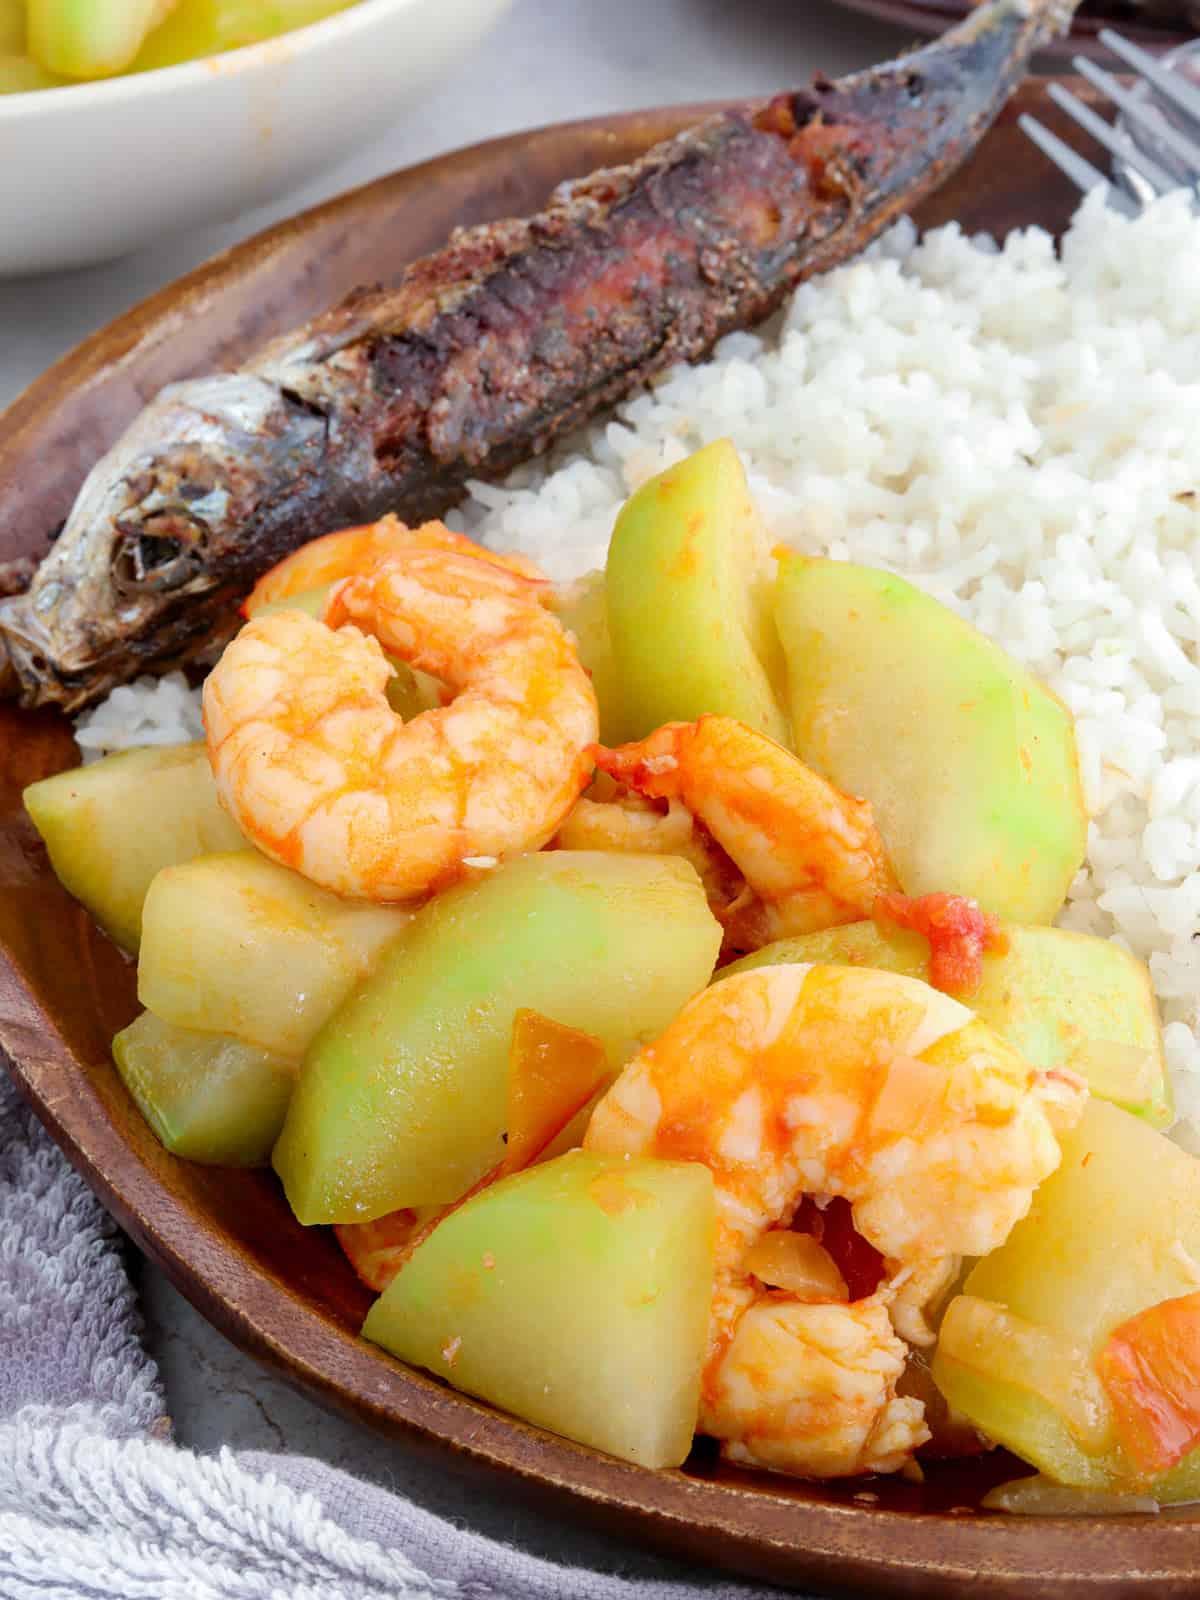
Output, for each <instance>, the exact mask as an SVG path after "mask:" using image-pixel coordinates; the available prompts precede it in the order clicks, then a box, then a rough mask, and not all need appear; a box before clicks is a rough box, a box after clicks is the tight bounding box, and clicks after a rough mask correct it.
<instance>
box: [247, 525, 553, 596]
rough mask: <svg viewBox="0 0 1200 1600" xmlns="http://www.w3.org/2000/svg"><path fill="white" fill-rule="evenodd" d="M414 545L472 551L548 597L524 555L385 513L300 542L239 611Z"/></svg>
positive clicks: (322, 584)
mask: <svg viewBox="0 0 1200 1600" xmlns="http://www.w3.org/2000/svg"><path fill="white" fill-rule="evenodd" d="M416 549H420V550H448V551H451V552H452V553H453V554H455V555H465V556H475V557H477V558H478V559H479V560H481V561H488V562H490V563H491V564H492V565H493V566H497V567H502V568H504V569H505V570H506V571H508V572H514V573H516V574H517V575H518V576H520V577H524V578H529V579H530V580H532V581H533V582H535V583H541V584H544V585H545V586H546V587H545V593H546V597H547V598H549V596H550V593H551V590H550V586H549V582H548V580H547V578H546V576H545V574H544V573H543V572H542V571H541V569H540V568H539V567H538V566H536V565H535V564H534V562H532V561H529V560H527V559H526V558H525V557H524V556H517V555H512V556H503V555H497V554H496V553H495V552H494V551H491V550H487V549H485V548H484V546H483V545H481V544H476V542H475V541H474V539H468V538H467V536H466V534H463V533H453V532H451V530H450V529H449V528H447V527H446V525H445V523H442V522H424V523H422V524H421V526H420V527H418V528H409V527H407V526H406V525H405V524H404V523H403V522H401V521H400V520H399V518H398V517H394V516H387V517H383V518H381V519H380V521H378V522H369V523H367V524H365V525H364V526H363V527H361V528H342V529H340V530H339V531H338V532H337V533H327V534H325V535H324V537H323V538H320V539H311V540H310V541H309V542H308V544H302V545H301V546H300V548H299V549H298V550H294V551H293V552H292V554H291V555H290V556H286V557H285V558H284V559H283V560H282V561H280V562H279V563H278V564H277V565H275V566H273V567H272V568H271V570H270V572H267V573H264V574H263V576H262V577H261V578H260V579H259V580H258V582H257V583H256V584H255V585H254V588H253V589H252V590H251V593H250V597H249V599H248V600H247V601H246V603H245V605H244V606H243V607H242V610H243V612H244V614H245V615H246V616H248V617H253V616H255V615H256V614H257V613H258V612H259V611H261V610H262V608H263V607H264V606H266V605H273V604H275V603H277V602H278V601H280V600H286V599H289V598H290V597H291V596H292V595H296V594H305V593H308V592H310V591H312V590H314V589H325V588H328V587H329V585H330V584H333V583H338V582H339V581H340V580H341V579H343V578H352V577H355V576H357V575H359V574H361V573H365V572H369V571H370V569H371V568H372V567H373V566H375V564H376V563H377V562H378V561H381V560H385V559H386V558H387V557H389V556H394V555H403V554H404V553H405V552H406V551H410V550H416Z"/></svg>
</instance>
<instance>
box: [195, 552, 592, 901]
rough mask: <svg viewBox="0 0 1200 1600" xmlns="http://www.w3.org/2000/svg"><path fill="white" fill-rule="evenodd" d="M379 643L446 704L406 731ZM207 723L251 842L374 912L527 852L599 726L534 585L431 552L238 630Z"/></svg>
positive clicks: (582, 676) (581, 778)
mask: <svg viewBox="0 0 1200 1600" xmlns="http://www.w3.org/2000/svg"><path fill="white" fill-rule="evenodd" d="M348 622H349V623H357V624H360V625H361V627H362V628H363V629H365V630H366V631H365V632H363V631H360V628H359V627H358V626H348V625H346V624H347V623H348ZM384 648H386V649H387V650H388V651H389V652H390V653H391V654H392V655H394V656H397V657H399V658H400V659H401V660H403V661H406V662H407V663H408V664H409V665H411V666H414V667H417V668H419V669H420V670H421V671H423V672H428V673H430V674H431V675H432V676H433V677H436V678H438V679H440V680H441V681H442V682H443V683H445V684H447V685H449V687H450V688H451V689H452V690H454V691H455V693H456V698H455V699H454V700H452V701H451V703H450V704H449V705H447V706H444V707H441V708H439V709H437V710H432V711H426V712H423V713H422V714H421V715H419V716H417V717H414V718H413V719H412V720H411V721H410V722H407V723H406V722H402V721H401V720H400V718H398V717H397V716H396V715H395V714H394V712H393V711H392V710H391V708H390V707H389V705H388V702H387V699H386V696H385V688H386V685H387V681H388V678H389V676H390V671H391V669H390V668H389V666H388V663H387V661H386V660H385V658H384V654H383V650H384ZM204 719H205V727H206V730H207V736H208V749H209V756H210V759H211V761H212V768H213V775H214V777H215V779H216V784H217V792H218V794H219V795H220V798H221V801H222V804H223V805H224V806H225V807H226V809H227V810H228V811H229V812H230V814H231V815H232V816H233V817H234V818H235V819H236V820H237V822H238V823H239V825H240V826H241V827H242V829H243V830H244V831H245V833H246V834H247V835H248V837H250V838H251V839H253V840H254V842H255V843H256V844H257V845H258V846H259V847H260V848H261V849H262V850H263V851H265V853H266V854H267V855H269V856H272V857H273V858H274V859H275V860H276V861H281V862H283V863H284V865H286V866H290V867H294V868H295V869H296V870H297V871H298V872H302V873H303V874H304V875H305V876H306V877H308V878H310V879H312V881H313V882H314V883H319V884H321V885H323V886H324V887H325V888H328V889H332V890H333V891H334V892H335V893H338V894H345V895H350V896H355V897H360V898H364V899H368V900H379V901H391V900H405V899H408V898H410V897H412V896H414V895H420V894H424V893H426V892H427V891H430V890H433V889H436V888H438V887H440V886H442V885H444V884H446V883H448V882H450V881H452V880H453V879H454V878H456V877H458V876H460V875H461V874H462V872H463V870H464V865H466V866H467V867H469V866H470V863H471V861H472V858H475V857H482V858H484V859H485V860H487V861H489V862H494V861H495V860H499V859H503V858H504V857H507V856H512V855H517V854H520V853H521V852H523V851H527V850H537V849H540V848H541V846H542V845H543V844H545V843H546V841H547V840H548V839H549V838H550V837H551V835H552V834H553V833H554V832H555V830H556V829H557V828H558V826H559V824H560V823H561V822H562V820H563V818H564V817H565V816H566V814H567V812H568V811H569V810H570V809H571V806H572V805H573V804H574V802H575V800H576V799H577V797H578V796H579V794H580V792H581V790H582V789H583V788H584V786H585V785H586V784H587V782H588V779H589V778H590V776H591V770H592V762H591V757H590V754H589V746H590V745H591V743H592V741H593V740H594V739H595V737H596V731H597V713H596V697H595V694H594V693H593V691H592V686H591V682H590V680H589V679H588V676H587V674H586V672H584V670H583V668H582V667H581V666H580V664H579V660H578V657H577V656H576V654H575V651H574V648H573V646H572V645H571V643H570V641H569V639H568V637H567V635H566V633H565V632H564V630H563V629H562V627H561V626H560V625H559V623H558V622H557V621H556V620H555V619H554V618H553V617H552V616H551V615H549V613H548V612H546V611H544V610H543V609H542V607H541V605H540V604H539V603H538V601H537V599H536V598H533V597H531V595H530V593H529V580H528V579H527V578H524V577H522V576H521V575H519V574H515V573H511V572H508V571H505V570H504V569H502V568H499V567H496V566H495V565H493V564H491V563H489V562H484V561H480V560H478V559H477V558H475V557H474V556H466V555H458V554H455V553H453V552H451V551H441V550H438V551H434V550H414V551H411V552H410V553H408V554H405V555H394V556H392V557H390V558H389V559H387V560H386V561H383V562H381V563H380V564H379V565H377V566H376V567H375V568H374V569H373V570H372V571H371V572H369V573H367V574H364V575H361V576H358V577H353V578H349V579H347V580H346V581H345V582H343V583H342V584H341V585H340V586H339V587H338V588H336V589H335V590H334V592H333V595H332V596H331V599H330V602H329V604H328V606H327V609H326V613H325V621H324V622H318V621H315V620H314V619H313V618H311V617H307V616H305V615H303V614H302V613H300V612H298V611H281V612H277V613H275V614H273V615H268V616H261V617H257V618H255V619H254V620H253V621H251V622H248V623H247V624H246V625H245V627H244V628H243V629H242V630H241V632H240V633H239V634H238V636H237V637H236V638H235V639H234V640H233V642H232V643H231V644H230V645H229V647H228V649H226V651H225V653H224V655H222V657H221V659H220V661H219V662H218V663H217V665H216V667H215V668H214V669H213V671H212V673H211V674H210V675H209V678H208V681H207V682H206V684H205V686H204Z"/></svg>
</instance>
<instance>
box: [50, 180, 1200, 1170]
mask: <svg viewBox="0 0 1200 1600" xmlns="http://www.w3.org/2000/svg"><path fill="white" fill-rule="evenodd" d="M722 435H728V436H729V437H730V438H732V439H733V441H734V443H735V444H736V445H737V447H738V449H739V451H740V452H741V455H742V459H743V461H744V462H745V464H746V468H747V471H748V472H749V475H750V480H751V484H752V487H753V489H754V491H755V494H756V497H757V500H758V503H759V506H760V507H761V509H762V512H763V514H764V516H765V518H766V521H767V523H768V526H769V528H770V531H771V533H772V535H773V536H774V538H775V539H776V541H779V542H786V543H788V544H791V545H795V546H797V547H798V548H800V549H802V550H805V551H808V552H811V553H821V554H826V555H830V556H834V557H840V558H844V559H851V560H855V561H860V562H866V563H869V564H872V565H875V566H881V567H887V568H890V569H892V570H893V571H895V572H898V573H901V574H903V575H904V576H905V577H908V578H911V579H914V580H915V581H917V582H918V583H919V584H920V585H921V586H922V587H924V588H926V589H928V590H929V591H930V592H931V593H933V594H935V595H937V596H938V598H939V599H942V600H944V601H946V602H947V603H948V604H950V605H952V606H953V607H954V608H955V609H956V610H958V611H960V612H961V613H962V614H963V615H964V616H966V617H968V618H969V619H970V620H971V621H972V622H973V623H975V624H976V625H977V626H978V627H979V628H981V629H983V631H984V632H985V633H987V634H989V635H990V636H991V637H992V638H994V639H996V640H997V641H998V642H999V643H1000V644H1002V645H1003V646H1004V647H1005V648H1006V649H1007V650H1009V651H1010V652H1011V653H1012V654H1013V655H1014V656H1015V657H1016V658H1017V659H1018V660H1019V661H1021V662H1023V663H1024V664H1025V665H1027V666H1028V667H1029V668H1030V669H1031V670H1032V671H1034V672H1035V673H1037V674H1038V675H1039V676H1040V677H1042V678H1043V679H1044V680H1045V681H1046V682H1047V683H1049V684H1050V685H1051V686H1052V687H1053V688H1054V689H1055V690H1056V691H1057V692H1058V693H1059V694H1060V695H1061V696H1062V697H1063V699H1064V700H1065V701H1066V702H1067V704H1068V705H1069V706H1070V707H1071V709H1072V710H1073V711H1074V713H1075V716H1076V722H1077V728H1078V735H1079V745H1080V754H1081V759H1082V765H1083V774H1084V782H1085V786H1086V792H1087V798H1088V804H1089V807H1090V809H1091V812H1092V816H1093V821H1092V825H1091V831H1090V838H1089V848H1088V865H1087V866H1086V867H1085V869H1084V870H1083V871H1082V872H1081V873H1080V874H1079V877H1078V878H1077V880H1076V882H1075V884H1074V885H1073V886H1072V890H1071V895H1070V899H1069V901H1068V904H1067V906H1066V908H1065V909H1064V911H1063V914H1062V916H1061V918H1060V922H1061V924H1062V926H1064V927H1069V928H1076V929H1079V930H1081V931H1084V932H1088V933H1095V934H1101V935H1105V936H1108V937H1112V938H1116V939H1117V940H1119V941H1120V942H1121V943H1123V944H1125V945H1126V946H1127V947H1128V948H1129V949H1131V950H1133V951H1134V952H1135V953H1136V954H1137V955H1138V956H1140V957H1142V958H1143V959H1144V960H1146V961H1148V962H1149V964H1150V969H1151V972H1152V975H1153V978H1154V984H1155V988H1156V990H1157V993H1158V996H1159V1000H1160V1003H1161V1006H1162V1012H1163V1020H1164V1022H1165V1024H1166V1043H1167V1053H1168V1058H1169V1062H1170V1066H1171V1072H1172V1077H1173V1080H1174V1088H1175V1094H1176V1101H1177V1106H1178V1110H1179V1114H1180V1120H1179V1123H1178V1124H1177V1126H1176V1129H1175V1134H1176V1137H1179V1138H1180V1139H1181V1141H1182V1142H1183V1143H1186V1144H1188V1145H1190V1146H1191V1147H1192V1148H1195V1149H1197V1150H1200V580H1198V578H1197V570H1198V566H1200V221H1197V220H1196V218H1194V217H1193V215H1192V213H1191V210H1190V208H1189V205H1188V202H1187V200H1186V199H1185V198H1184V197H1183V196H1175V197H1171V198H1168V199H1166V200H1164V201H1161V202H1159V203H1158V204H1157V205H1156V206H1155V207H1154V208H1153V209H1152V210H1151V211H1149V212H1148V213H1147V214H1146V215H1144V216H1143V217H1141V218H1140V219H1138V220H1137V221H1132V222H1131V221H1127V220H1125V219H1124V218H1121V217H1119V216H1116V215H1115V214H1113V213H1111V212H1110V211H1108V210H1107V209H1105V207H1104V206H1103V204H1102V202H1101V201H1100V199H1099V197H1094V198H1093V199H1091V200H1089V201H1088V202H1086V203H1085V204H1084V206H1083V207H1082V209H1081V211H1080V213H1079V216H1078V217H1077V219H1076V221H1075V224H1074V226H1073V228H1072V230H1071V232H1070V234H1069V235H1068V236H1067V238H1066V240H1065V241H1064V243H1063V247H1062V251H1061V255H1059V256H1056V254H1055V250H1054V245H1053V242H1052V240H1051V239H1050V238H1049V236H1048V235H1046V234H1045V233H1043V232H1041V231H1040V230H1037V229H1034V230H1031V231H1028V232H1022V233H1014V234H1012V235H1011V236H1010V237H1009V238H1008V240H1007V241H1006V242H1005V244H1004V246H1003V248H1002V249H997V246H996V245H995V244H994V243H993V242H992V241H990V240H987V239H975V240H971V239H968V238H966V237H964V235H963V234H962V233H961V232H960V230H959V229H957V228H956V227H950V228H944V229H941V230H939V231H938V232H936V233H933V234H930V235H928V236H926V237H925V238H924V239H923V240H918V238H917V236H916V233H915V230H914V229H913V227H912V225H911V224H909V223H902V224H900V225H899V226H898V227H897V228H896V229H895V230H894V231H893V232H892V233H891V234H890V235H889V236H888V237H887V238H886V239H885V240H883V241H882V242H881V243H879V244H878V245H877V246H875V248H874V249H873V250H872V251H871V252H870V253H869V254H868V255H867V256H866V257H864V258H862V259H860V260H859V261H857V262H856V263H854V264H853V265H850V266H846V267H843V268H841V269H840V270H838V271H836V272H833V273H831V274H829V275H828V276H827V277H824V278H822V279H820V280H819V281H818V282H816V283H813V284H810V285H808V286H807V287H805V288H803V289H801V290H800V291H799V293H798V294H797V295H796V296H795V298H794V299H793V301H792V302H791V305H790V307H789V308H788V310H787V312H786V314H785V315H783V316H782V317H780V318H779V319H777V320H776V321H775V323H773V324H772V325H771V326H770V327H769V328H768V329H766V330H765V331H760V332H759V333H757V334H747V333H741V334H735V335H733V336H731V337H730V338H728V339H726V340H725V341H724V342H723V344H722V345H721V346H720V348H719V349H718V351H717V353H716V355H715V357H714V358H713V360H711V361H710V362H708V363H707V364H706V365H704V366H702V367H698V368H684V367H680V368H677V369H676V370H674V371H673V372H671V373H670V374H668V375H667V376H666V378H665V379H664V380H663V381H662V382H660V383H659V384H658V385H657V386H656V387H655V389H654V390H653V392H651V393H648V394H643V395H640V396H639V397H638V398H637V399H635V400H632V401H630V402H629V403H628V404H626V405H624V406H622V407H621V408H620V409H619V411H618V412H617V414H616V420H610V421H608V422H607V423H601V424H598V425H596V426H595V427H593V428H592V429H590V430H589V431H588V432H587V433H586V434H584V435H583V436H582V437H579V438H576V439H575V440H573V441H571V448H569V449H563V450H560V451H559V452H558V453H557V454H556V455H555V456H554V457H553V458H552V459H551V460H550V461H549V462H548V463H543V464H541V465H538V466H534V467H526V468H523V469H521V470H520V471H519V472H517V473H516V474H515V475H514V476H513V477H512V478H511V479H510V480H509V481H508V483H507V484H505V485H503V486H500V487H496V486H488V485H484V484H477V485H475V486H474V488H473V492H472V496H471V499H470V501H469V502H468V503H467V504H466V505H465V507H464V508H463V509H462V511H461V512H460V513H459V514H458V515H457V517H456V519H454V520H456V522H457V525H458V526H459V527H463V528H467V529H469V530H470V531H471V532H473V533H475V534H477V535H478V536H480V537H482V538H483V539H485V540H486V541H487V542H488V543H489V544H492V545H494V546H496V547H497V548H513V547H519V548H520V549H522V550H524V551H526V552H527V553H528V554H530V555H532V556H534V557H535V558H537V559H538V560H540V561H541V562H543V563H544V565H545V566H546V568H547V569H548V570H549V571H550V572H551V573H552V574H553V575H554V576H555V577H557V578H562V579H566V578H571V577H574V576H577V575H579V574H581V573H583V572H586V571H588V570H590V569H592V568H594V567H598V566H601V565H602V564H603V561H604V556H605V551H606V547H607V543H608V537H609V534H610V532H611V530H612V525H613V520H614V518H615V516H616V513H617V510H618V508H619V507H620V505H621V503H622V501H623V500H624V499H625V498H626V496H627V495H628V494H629V493H630V491H631V490H633V489H635V488H636V487H637V486H638V485H639V484H640V483H642V482H643V481H644V480H645V479H646V478H648V477H650V476H651V475H652V474H654V473H655V472H658V471H659V470H660V469H661V468H662V467H663V466H665V465H669V464H670V463H672V462H675V461H678V460H680V459H681V458H682V457H683V456H685V455H687V454H688V453H690V452H691V451H692V450H694V449H696V448H697V447H698V446H699V445H701V444H704V443H707V442H708V441H710V440H712V439H716V438H719V437H721V436H722ZM198 726H199V725H198V720H197V712H196V707H195V697H194V696H191V695H189V693H188V692H187V690H186V688H185V686H184V685H183V682H182V679H180V678H178V677H177V676H176V677H175V678H174V679H173V680H172V679H168V680H164V681H163V682H162V683H159V684H154V683H153V682H152V681H151V680H142V682H141V683H139V684H138V685H136V686H134V687H132V688H126V689H118V690H117V691H116V692H115V693H114V694H113V695H112V696H111V697H110V698H109V700H108V701H107V702H105V704H104V705H103V706H101V707H99V708H98V709H97V710H95V711H94V712H92V713H90V714H89V715H87V716H85V717H83V718H81V719H80V723H79V730H78V731H79V738H80V742H81V744H83V745H84V746H85V748H86V749H88V750H89V751H92V752H98V751H99V750H102V749H112V748H117V747H120V746H124V745H130V744H145V743H150V742H168V741H173V740H177V739H183V738H193V737H196V734H197V732H198Z"/></svg>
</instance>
